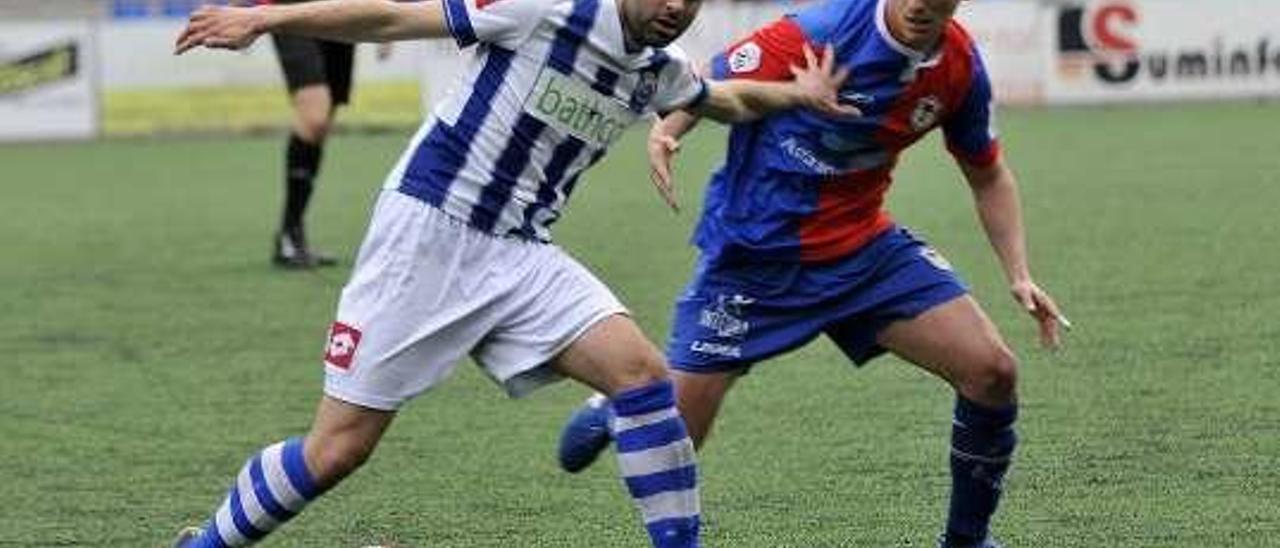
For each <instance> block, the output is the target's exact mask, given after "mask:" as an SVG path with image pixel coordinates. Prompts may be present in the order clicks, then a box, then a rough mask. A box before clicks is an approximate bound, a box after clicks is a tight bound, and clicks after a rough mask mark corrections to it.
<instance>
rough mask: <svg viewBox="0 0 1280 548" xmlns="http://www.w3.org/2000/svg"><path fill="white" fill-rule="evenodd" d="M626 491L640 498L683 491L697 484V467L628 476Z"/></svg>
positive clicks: (690, 466) (633, 496)
mask: <svg viewBox="0 0 1280 548" xmlns="http://www.w3.org/2000/svg"><path fill="white" fill-rule="evenodd" d="M624 480H625V481H626V482H627V491H629V492H630V493H631V496H632V498H637V499H642V498H645V497H650V496H653V495H656V494H658V493H667V492H671V491H685V490H688V489H693V488H694V487H697V486H698V467H696V466H693V465H689V466H684V467H681V468H676V469H673V470H665V471H662V472H655V473H653V474H646V475H643V476H629V477H627V478H624Z"/></svg>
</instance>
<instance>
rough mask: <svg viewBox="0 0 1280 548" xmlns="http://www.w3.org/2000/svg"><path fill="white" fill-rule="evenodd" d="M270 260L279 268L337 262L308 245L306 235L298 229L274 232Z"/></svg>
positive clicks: (310, 266) (334, 263)
mask: <svg viewBox="0 0 1280 548" xmlns="http://www.w3.org/2000/svg"><path fill="white" fill-rule="evenodd" d="M271 262H272V263H275V265H276V266H278V267H281V268H288V269H302V270H306V269H312V268H320V267H325V266H333V265H336V264H338V260H337V259H335V258H333V257H332V256H330V255H325V254H324V253H320V252H318V251H314V250H312V249H311V248H310V247H308V246H307V237H306V235H305V234H303V232H302V230H300V229H297V230H284V231H282V232H278V233H276V237H275V253H274V254H273V255H272V257H271Z"/></svg>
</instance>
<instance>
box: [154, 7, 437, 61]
mask: <svg viewBox="0 0 1280 548" xmlns="http://www.w3.org/2000/svg"><path fill="white" fill-rule="evenodd" d="M266 33H282V34H297V35H301V36H310V37H314V38H325V39H329V40H338V41H344V42H388V41H392V40H411V39H418V38H443V37H446V36H449V33H448V27H447V25H446V23H445V16H444V8H443V4H442V3H441V2H438V1H428V2H412V3H399V2H394V1H392V0H320V1H316V2H307V3H302V4H284V5H271V6H254V7H245V8H242V7H223V6H205V7H202V8H200V9H198V10H196V12H195V13H193V14H191V19H190V20H189V21H188V23H187V27H186V29H184V30H183V31H182V34H180V35H179V36H178V40H177V45H176V47H175V53H178V54H181V53H183V52H185V51H187V50H189V49H191V48H194V47H199V46H204V47H208V48H221V49H242V48H245V47H248V46H249V45H250V44H252V43H253V42H254V40H257V39H258V37H259V36H261V35H263V34H266Z"/></svg>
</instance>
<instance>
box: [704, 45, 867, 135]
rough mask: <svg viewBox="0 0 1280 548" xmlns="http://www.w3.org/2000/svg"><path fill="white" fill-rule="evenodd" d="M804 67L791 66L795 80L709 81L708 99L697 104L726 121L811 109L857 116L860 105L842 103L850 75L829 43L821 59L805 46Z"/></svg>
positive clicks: (831, 113)
mask: <svg viewBox="0 0 1280 548" xmlns="http://www.w3.org/2000/svg"><path fill="white" fill-rule="evenodd" d="M804 56H805V66H804V67H795V66H793V67H791V72H792V74H794V75H795V79H794V80H792V81H789V82H759V81H752V80H729V81H723V82H712V83H710V84H709V85H710V89H709V93H708V95H707V100H705V101H703V102H701V103H699V104H698V105H697V106H695V107H694V111H695V112H696V113H697V114H699V115H702V116H706V117H708V118H711V119H713V120H717V121H720V122H725V123H740V122H752V121H755V120H759V119H760V118H764V117H765V116H768V115H770V114H772V113H774V112H778V111H780V110H787V109H791V108H801V107H802V108H810V109H813V110H816V111H818V112H821V113H823V114H828V115H832V116H857V115H859V114H861V112H860V111H858V109H857V108H855V107H852V106H850V105H842V104H840V101H839V94H840V86H841V85H842V84H844V81H845V79H846V78H848V77H849V71H848V70H847V69H845V68H836V66H835V55H834V53H833V51H832V48H831V46H830V45H828V46H827V47H826V49H825V51H824V52H823V56H822V59H821V60H819V59H818V57H817V55H815V54H814V52H813V50H812V49H810V48H809V46H808V45H807V44H806V45H805V46H804Z"/></svg>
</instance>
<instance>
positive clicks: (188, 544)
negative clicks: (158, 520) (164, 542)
mask: <svg viewBox="0 0 1280 548" xmlns="http://www.w3.org/2000/svg"><path fill="white" fill-rule="evenodd" d="M203 534H204V529H201V528H199V527H187V528H185V529H183V530H181V531H178V537H177V538H175V539H174V540H173V548H195V547H196V546H199V545H200V536H201V535H203Z"/></svg>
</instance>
